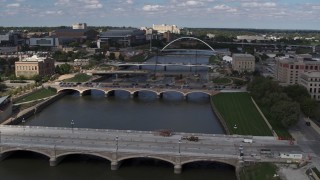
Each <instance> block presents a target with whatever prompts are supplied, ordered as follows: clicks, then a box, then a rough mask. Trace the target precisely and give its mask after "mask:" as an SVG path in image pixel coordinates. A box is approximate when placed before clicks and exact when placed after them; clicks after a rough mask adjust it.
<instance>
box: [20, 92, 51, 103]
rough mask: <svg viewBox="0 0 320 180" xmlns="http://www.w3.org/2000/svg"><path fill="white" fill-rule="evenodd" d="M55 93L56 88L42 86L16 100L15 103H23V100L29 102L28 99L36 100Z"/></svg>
mask: <svg viewBox="0 0 320 180" xmlns="http://www.w3.org/2000/svg"><path fill="white" fill-rule="evenodd" d="M55 94H56V90H55V89H53V88H48V89H45V88H42V89H40V90H39V91H37V92H35V93H32V94H30V95H29V96H26V97H25V98H23V99H21V100H19V101H17V102H16V103H17V104H18V103H23V102H29V101H33V100H37V99H43V98H46V97H50V96H53V95H55Z"/></svg>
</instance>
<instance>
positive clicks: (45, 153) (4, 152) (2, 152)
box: [1, 148, 51, 159]
mask: <svg viewBox="0 0 320 180" xmlns="http://www.w3.org/2000/svg"><path fill="white" fill-rule="evenodd" d="M17 151H24V152H33V153H36V154H41V155H43V156H45V157H47V158H48V159H50V157H51V155H50V154H49V153H47V152H44V151H39V150H34V149H22V148H14V149H7V150H4V151H1V154H2V155H4V157H6V154H9V153H14V152H17Z"/></svg>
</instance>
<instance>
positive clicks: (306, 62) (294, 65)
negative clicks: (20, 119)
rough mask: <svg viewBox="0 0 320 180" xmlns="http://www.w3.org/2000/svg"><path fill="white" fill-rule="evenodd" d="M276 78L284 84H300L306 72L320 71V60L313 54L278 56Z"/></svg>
mask: <svg viewBox="0 0 320 180" xmlns="http://www.w3.org/2000/svg"><path fill="white" fill-rule="evenodd" d="M275 60H276V68H275V70H276V71H275V78H276V79H277V80H278V81H279V82H280V83H281V84H282V85H292V84H298V83H299V78H300V76H301V74H302V73H304V72H312V71H320V61H318V60H316V59H312V56H311V55H296V56H289V57H276V58H275Z"/></svg>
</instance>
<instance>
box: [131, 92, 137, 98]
mask: <svg viewBox="0 0 320 180" xmlns="http://www.w3.org/2000/svg"><path fill="white" fill-rule="evenodd" d="M138 96H139V92H134V93H130V97H131V98H135V97H138Z"/></svg>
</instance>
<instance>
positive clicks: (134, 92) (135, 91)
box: [51, 85, 220, 98]
mask: <svg viewBox="0 0 320 180" xmlns="http://www.w3.org/2000/svg"><path fill="white" fill-rule="evenodd" d="M51 87H53V88H56V89H57V92H58V93H59V92H62V91H66V90H74V91H78V92H79V93H80V96H82V95H85V94H87V93H90V91H91V90H98V91H102V92H103V93H104V94H105V96H106V97H108V96H109V95H112V94H113V93H114V91H117V90H121V91H126V92H128V93H130V95H131V96H132V97H135V96H139V92H141V91H148V92H153V93H155V94H156V95H157V96H158V97H160V98H161V97H162V96H163V93H166V92H176V93H180V94H181V95H182V96H183V97H185V98H187V97H188V95H189V94H191V93H203V94H207V95H208V96H213V95H216V94H218V93H219V92H220V91H216V90H208V89H205V88H203V89H190V88H186V89H174V88H159V87H155V88H143V87H139V86H137V87H135V86H133V87H127V86H123V87H121V86H110V87H100V86H99V85H92V86H68V87H66V86H58V85H51Z"/></svg>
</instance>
